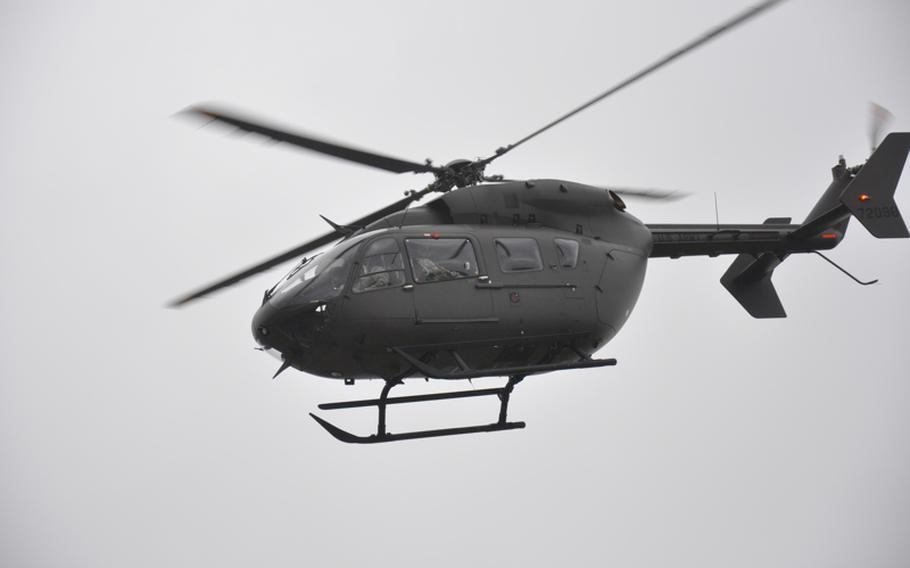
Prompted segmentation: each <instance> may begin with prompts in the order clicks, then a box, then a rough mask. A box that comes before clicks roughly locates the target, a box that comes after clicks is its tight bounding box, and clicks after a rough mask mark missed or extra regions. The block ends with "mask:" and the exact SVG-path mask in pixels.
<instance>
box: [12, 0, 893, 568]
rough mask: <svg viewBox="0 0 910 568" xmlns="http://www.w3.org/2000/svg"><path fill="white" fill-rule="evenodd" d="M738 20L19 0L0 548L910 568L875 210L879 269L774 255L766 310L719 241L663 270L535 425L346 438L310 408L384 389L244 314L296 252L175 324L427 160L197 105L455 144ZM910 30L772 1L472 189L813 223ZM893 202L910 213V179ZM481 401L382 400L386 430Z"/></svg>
mask: <svg viewBox="0 0 910 568" xmlns="http://www.w3.org/2000/svg"><path fill="white" fill-rule="evenodd" d="M748 4H749V2H748V0H747V1H743V2H733V1H723V0H717V1H699V2H687V3H683V2H673V1H668V0H648V1H639V2H610V3H607V2H575V1H563V2H558V3H544V2H531V3H529V2H473V1H467V2H458V3H454V4H452V3H448V4H442V3H436V4H430V3H425V2H381V3H366V2H353V3H351V2H345V3H341V2H339V3H334V4H330V3H327V2H287V3H271V2H251V3H246V4H243V3H232V2H209V3H195V4H194V5H192V6H187V5H186V4H185V3H183V2H173V3H167V2H165V3H159V2H156V3H142V4H140V3H126V2H78V3H77V2H58V3H52V2H26V1H21V2H17V1H13V2H10V1H5V2H3V3H2V4H0V77H2V84H3V86H4V88H3V89H2V91H0V125H2V128H0V263H2V271H3V274H4V278H3V280H2V286H3V289H2V294H0V307H2V314H3V317H2V318H0V340H2V341H0V557H2V560H3V562H2V563H3V564H4V565H5V566H17V567H30V566H36V567H56V566H60V567H67V568H75V567H82V566H85V567H89V566H92V567H95V566H137V567H145V566H148V567H153V566H155V567H158V566H216V565H217V566H250V565H261V566H270V567H275V568H277V567H283V566H358V567H360V566H365V565H371V566H399V567H406V566H443V567H447V566H458V567H462V566H468V565H470V566H553V565H556V564H559V565H567V566H591V565H608V564H609V565H615V566H668V565H674V566H700V567H704V566H771V565H773V566H779V567H789V566H793V567H797V566H799V567H805V566H827V567H838V566H844V567H848V566H849V567H854V566H870V567H872V566H875V567H878V566H882V567H885V566H888V567H890V566H907V565H910V538H908V534H910V532H908V531H910V372H908V369H910V349H908V337H910V299H908V298H910V297H908V293H907V291H908V290H910V241H907V240H894V241H886V240H882V241H880V240H876V239H874V238H872V237H871V236H869V234H868V233H867V232H866V231H865V230H864V229H863V228H862V227H861V226H860V225H859V224H858V223H853V224H852V225H851V227H850V230H849V231H848V234H847V239H846V240H845V242H844V243H843V244H842V245H841V246H840V247H839V248H838V249H837V250H836V251H834V252H833V253H832V255H831V256H832V257H833V258H834V259H836V260H837V261H838V262H840V263H842V264H843V265H844V266H845V267H846V268H848V269H849V270H851V271H854V272H855V273H856V274H857V275H858V276H859V277H860V278H863V279H872V278H879V279H881V284H879V285H876V286H869V287H866V288H862V287H860V286H857V285H856V284H854V283H853V282H851V281H850V280H848V279H847V278H845V277H844V276H843V275H841V274H839V273H838V272H837V271H836V270H835V269H833V268H832V267H830V266H828V265H826V264H825V263H824V262H823V261H822V260H821V259H818V258H817V257H814V256H799V257H791V258H790V259H789V260H787V262H786V263H784V264H783V265H782V266H781V267H780V268H779V269H778V270H777V272H776V274H775V283H776V286H777V288H778V290H779V293H780V296H781V299H782V301H783V304H784V306H785V308H786V309H787V311H788V313H789V315H790V317H789V318H787V319H784V320H772V321H760V320H754V319H752V318H750V317H749V316H748V315H747V314H746V313H745V311H744V310H743V309H742V308H741V307H740V306H739V304H737V302H736V301H735V300H734V299H733V298H732V297H731V296H730V295H729V294H728V293H727V292H726V291H725V290H724V289H723V288H722V287H721V285H720V284H719V283H718V279H719V278H720V276H721V274H723V272H724V270H726V268H727V266H728V265H729V263H730V262H731V261H732V257H723V258H717V259H684V260H676V261H671V260H667V259H656V260H654V261H653V262H651V263H650V265H649V268H648V276H647V278H646V282H645V287H644V291H643V293H642V295H641V298H640V300H639V304H638V307H637V308H636V310H635V312H633V315H632V317H631V318H630V321H629V323H628V324H627V325H626V327H625V328H624V329H623V330H622V332H621V333H620V334H619V335H618V337H617V338H616V339H615V340H614V341H613V342H612V343H610V344H608V345H607V346H606V347H605V348H604V349H603V350H602V351H601V352H600V356H603V357H616V358H617V359H618V360H619V364H618V365H617V366H616V367H611V368H607V369H596V370H589V371H569V372H562V373H553V374H549V375H543V376H539V377H533V378H530V379H528V380H526V381H525V382H524V383H523V384H522V385H521V386H520V387H519V388H518V389H517V390H516V393H515V395H514V396H513V404H512V406H511V416H512V417H514V418H515V419H520V420H525V421H527V422H528V427H527V428H526V429H525V430H522V431H516V432H506V433H496V434H484V435H475V436H463V437H453V438H445V439H437V440H423V441H413V442H402V443H396V444H385V445H378V446H369V447H360V446H350V445H344V444H341V443H339V442H337V441H336V440H334V439H332V438H330V437H329V436H328V435H327V434H326V433H325V432H324V431H322V430H321V429H320V428H319V427H318V426H317V425H316V424H315V423H313V422H312V420H311V419H310V418H309V417H308V416H307V412H309V411H312V410H314V409H315V407H316V405H317V404H318V403H320V402H326V401H332V400H344V399H353V398H365V397H371V396H374V395H375V394H377V393H378V391H379V388H380V384H379V383H376V382H373V383H365V384H358V385H357V386H355V387H346V386H344V385H343V384H342V383H341V382H338V381H330V380H326V379H320V378H315V377H310V376H307V375H304V374H302V373H299V372H293V371H288V372H286V373H285V374H283V375H282V376H281V377H280V378H279V379H278V380H277V381H272V380H270V379H269V377H270V376H271V375H272V373H273V372H274V371H275V369H276V367H277V364H276V361H275V360H273V359H272V358H270V357H268V356H266V355H264V354H262V353H259V352H257V351H254V350H253V346H254V343H253V339H252V337H251V335H250V331H249V322H250V318H251V317H252V314H253V312H254V311H255V309H256V307H257V306H258V304H259V300H260V299H261V296H262V291H263V290H264V289H265V288H267V287H268V286H270V285H271V284H272V283H273V282H274V281H275V280H277V279H278V278H279V276H280V274H281V272H282V269H276V270H275V271H273V272H270V273H267V274H264V275H261V276H259V277H257V278H253V279H250V280H249V281H247V282H245V283H244V284H242V285H240V286H237V287H235V288H232V289H230V290H227V291H224V292H223V293H219V294H217V295H215V296H214V297H212V298H209V299H206V300H203V301H201V302H198V303H196V304H194V305H191V306H188V307H187V308H185V309H182V310H168V309H165V308H163V305H164V303H165V302H166V301H167V300H169V299H171V298H173V297H174V296H176V295H178V294H180V293H182V292H185V291H187V290H189V289H192V288H195V287H196V286H198V285H200V284H204V283H207V282H209V281H211V280H212V279H214V278H217V277H220V276H222V275H224V274H227V273H229V272H231V271H233V270H235V269H237V268H241V267H244V266H246V265H248V264H250V263H252V262H255V261H257V260H259V259H261V258H265V257H268V256H270V255H272V254H274V253H276V252H279V251H281V250H283V249H285V248H289V247H290V246H293V245H295V244H297V243H299V242H302V241H305V240H307V239H309V238H311V237H313V236H315V235H318V234H321V233H322V232H324V231H325V230H326V227H325V226H324V224H323V222H322V221H321V220H320V219H319V218H318V217H317V214H320V213H321V214H324V215H326V216H327V217H329V218H331V219H334V220H337V221H339V222H344V221H346V220H350V219H354V218H356V217H358V216H360V215H362V214H363V213H365V212H368V211H372V210H374V209H377V208H379V207H381V206H383V205H385V204H387V203H389V202H391V201H394V200H396V199H398V198H400V196H401V192H402V191H404V190H406V189H411V188H416V187H421V186H422V185H423V184H425V183H426V182H427V180H426V179H424V178H422V177H419V176H413V175H410V174H405V175H401V176H396V175H394V174H388V173H385V172H381V171H378V170H372V169H370V168H366V167H361V166H357V165H351V164H346V163H343V162H339V161H334V160H331V159H328V158H323V157H319V156H316V155H313V154H309V153H305V152H301V151H297V150H294V149H291V148H287V147H282V146H269V145H266V144H262V143H260V142H258V141H255V140H251V139H243V138H238V137H236V136H225V135H224V134H223V133H221V132H219V131H218V129H212V128H209V129H202V130H199V129H197V128H194V127H193V126H192V125H190V124H188V123H186V122H185V121H181V120H176V119H173V118H171V115H172V114H173V113H175V112H177V111H179V110H180V109H182V108H184V107H186V106H188V105H191V104H194V103H200V102H218V103H222V104H224V105H229V106H230V107H231V108H236V109H242V110H245V111H248V112H251V113H253V114H255V115H257V116H262V117H265V118H269V119H271V120H274V121H276V122H279V123H283V124H287V125H289V126H298V127H300V128H302V129H305V130H307V131H309V132H314V133H321V134H324V135H327V136H330V137H332V138H335V139H338V140H342V141H346V142H350V143H354V144H357V145H359V146H362V147H366V148H371V149H375V150H379V151H382V152H384V153H388V154H391V155H393V156H401V157H403V158H407V159H413V160H418V161H420V160H422V159H424V158H427V157H432V158H434V160H436V161H437V162H446V161H448V160H451V159H454V158H460V157H466V158H472V157H475V156H479V155H488V154H489V153H491V152H492V151H493V150H494V149H495V148H497V147H499V146H501V145H504V144H506V143H508V142H510V141H514V140H516V139H518V138H521V137H522V136H524V135H525V134H527V133H528V132H531V131H533V130H534V129H536V128H537V127H539V126H540V125H542V124H544V123H546V122H547V121H549V120H550V119H552V118H554V117H555V116H558V115H559V114H561V113H563V112H565V111H567V110H568V109H570V108H572V107H573V106H575V105H577V104H579V103H581V102H582V101H584V100H587V99H589V98H590V97H592V96H593V95H595V94H596V93H598V92H600V91H602V90H604V89H605V88H606V87H608V86H610V85H612V84H614V83H616V82H618V81H619V80H621V79H622V78H624V77H625V76H627V75H629V74H631V73H632V72H634V71H636V70H637V69H639V68H641V67H643V66H644V65H646V64H648V63H650V62H651V61H653V60H654V59H656V58H658V57H660V56H661V55H663V54H664V53H666V52H667V51H669V50H672V49H674V48H676V47H677V46H678V45H680V44H681V43H683V42H685V41H688V40H689V39H690V38H692V37H694V36H695V35H698V34H700V33H702V32H703V31H704V30H705V29H707V28H708V27H711V26H713V25H715V24H717V23H719V22H720V21H722V20H724V19H726V18H728V17H730V16H731V15H732V14H734V13H736V12H737V11H739V10H741V9H742V8H744V7H745V6H747V5H748ZM908 25H910V4H908V3H907V2H903V1H900V0H871V1H866V2H859V1H853V2H848V1H825V0H794V1H791V2H786V3H784V4H783V5H782V6H779V7H777V8H775V9H774V10H772V11H771V12H769V13H767V14H765V15H763V16H761V17H760V18H758V19H756V20H755V21H753V22H751V23H749V24H748V25H747V26H745V27H744V28H742V29H740V30H737V31H736V32H734V33H732V34H731V35H728V36H724V37H722V38H721V39H719V40H718V41H716V42H714V43H712V44H709V45H708V46H706V47H704V48H703V49H701V50H699V51H697V52H695V53H693V54H690V55H689V56H687V57H686V58H684V59H683V60H681V61H678V62H676V63H675V64H674V65H673V66H672V67H670V68H668V69H666V70H664V71H661V72H660V73H658V74H657V75H655V76H653V77H650V78H648V79H646V80H645V81H643V82H641V83H639V84H637V85H635V86H634V87H631V88H629V89H628V90H626V91H623V92H622V93H621V94H619V95H616V96H615V97H613V98H611V99H610V100H608V101H606V102H604V103H602V104H600V105H599V106H597V107H595V108H592V109H590V110H588V111H586V112H584V113H583V114H581V115H579V116H576V117H574V118H573V119H571V120H570V121H568V122H566V123H564V124H563V125H560V126H559V127H557V128H555V129H553V130H552V131H550V132H549V133H547V134H546V135H544V136H542V137H540V138H538V139H535V140H534V141H532V142H529V143H527V144H526V145H524V146H523V147H522V148H521V149H520V150H516V151H515V152H512V153H510V154H509V155H508V156H507V157H503V158H502V159H501V160H498V161H497V162H496V163H495V167H493V168H492V170H491V171H490V172H489V173H502V174H505V175H507V176H509V177H556V178H562V179H568V180H574V181H579V182H586V183H599V184H617V185H637V186H644V187H667V188H678V189H683V190H686V191H690V192H693V193H694V195H693V196H692V197H690V198H688V199H686V200H683V201H679V202H673V203H664V204H639V203H634V204H632V205H631V210H632V212H633V213H634V214H636V215H637V216H638V217H640V218H641V219H643V220H644V221H646V222H652V223H653V222H676V223H685V222H692V223H695V222H713V220H714V197H713V196H714V193H715V192H716V193H717V195H718V200H719V210H720V220H721V222H729V223H735V222H739V223H752V222H756V223H758V222H761V221H763V220H764V219H765V218H767V217H777V216H792V217H794V218H795V219H796V220H802V219H803V217H804V216H805V215H806V214H807V213H808V211H809V210H810V209H811V207H812V205H813V204H814V203H815V201H816V200H817V199H818V197H819V196H820V195H821V193H822V192H823V191H824V189H825V188H826V187H827V185H828V183H829V181H830V168H831V167H832V166H833V165H834V164H835V162H836V160H837V156H838V154H841V153H842V154H844V155H845V156H846V158H847V161H848V162H849V163H851V164H857V163H861V162H862V160H863V159H865V157H866V156H867V154H868V140H867V134H866V129H867V111H868V109H867V104H868V102H869V101H876V102H878V103H880V104H882V105H883V106H885V107H887V108H889V109H890V110H891V111H892V112H893V113H894V115H895V116H896V119H895V121H894V123H893V125H892V130H903V131H907V130H910V78H908V73H907V69H908V63H907V54H910V39H908V38H910V35H908V33H907V27H908ZM897 202H898V205H899V206H900V207H901V208H902V210H903V211H904V213H905V214H907V212H908V211H910V174H907V175H905V179H904V180H903V181H902V182H901V185H900V186H899V188H898V192H897ZM499 382H500V381H499V380H498V379H483V380H478V381H475V384H476V385H478V386H479V385H488V386H492V385H494V384H498V383H499ZM452 386H453V385H445V384H443V385H436V384H424V383H422V382H414V383H413V384H411V383H409V384H408V385H407V386H405V387H400V388H401V392H402V393H417V392H424V391H426V390H434V389H435V390H444V389H448V388H452ZM455 386H458V385H455ZM465 386H467V385H465ZM495 412H496V402H495V400H478V401H474V400H466V401H457V402H452V403H451V404H449V403H437V404H435V405H426V407H425V408H420V409H410V410H409V409H399V408H393V409H391V410H390V419H389V427H390V429H391V430H393V431H396V430H397V431H401V430H405V429H408V428H414V427H425V426H443V425H454V424H462V423H484V422H488V421H489V420H490V419H491V418H492V417H493V416H495ZM335 416H337V420H338V422H339V423H340V424H341V425H343V426H345V427H348V428H350V429H351V430H354V431H357V432H361V433H366V432H369V430H370V428H371V426H372V425H373V424H374V416H373V414H372V413H371V412H369V411H356V410H355V411H350V412H349V413H348V414H344V415H341V414H338V415H334V416H333V417H335Z"/></svg>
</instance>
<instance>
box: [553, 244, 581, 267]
mask: <svg viewBox="0 0 910 568" xmlns="http://www.w3.org/2000/svg"><path fill="white" fill-rule="evenodd" d="M553 242H554V243H556V259H557V260H558V261H559V267H560V268H575V265H576V264H578V241H576V240H574V239H553Z"/></svg>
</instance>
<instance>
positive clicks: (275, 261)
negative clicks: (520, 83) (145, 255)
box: [168, 188, 430, 308]
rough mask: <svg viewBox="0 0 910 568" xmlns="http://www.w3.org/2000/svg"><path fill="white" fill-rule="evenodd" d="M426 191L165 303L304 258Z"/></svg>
mask: <svg viewBox="0 0 910 568" xmlns="http://www.w3.org/2000/svg"><path fill="white" fill-rule="evenodd" d="M429 192H430V188H427V189H423V190H421V191H417V192H414V193H412V194H410V195H408V196H407V197H405V198H404V199H399V200H398V201H396V202H395V203H392V204H391V205H387V206H385V207H383V208H382V209H379V210H376V211H373V212H372V213H370V214H368V215H365V216H363V217H361V218H360V219H357V220H356V221H353V222H351V223H348V224H347V225H345V226H344V227H342V228H339V229H336V230H334V231H331V232H329V233H326V234H324V235H322V236H319V237H316V238H315V239H312V240H309V241H307V242H305V243H303V244H300V245H298V246H296V247H294V248H292V249H290V250H286V251H284V252H283V253H281V254H279V255H276V256H273V257H271V258H269V259H267V260H264V261H262V262H260V263H259V264H256V265H253V266H251V267H249V268H247V269H246V270H241V271H240V272H237V273H235V274H232V275H230V276H228V277H226V278H223V279H221V280H219V281H217V282H214V283H212V284H210V285H208V286H206V287H204V288H201V289H199V290H196V291H194V292H190V293H189V294H186V295H185V296H181V297H180V298H177V299H176V300H174V301H172V302H171V303H170V304H168V306H169V307H172V308H177V307H180V306H183V305H184V304H186V303H188V302H192V301H193V300H196V299H198V298H201V297H203V296H207V295H208V294H211V293H212V292H215V291H217V290H221V289H222V288H227V287H228V286H232V285H234V284H236V283H238V282H240V281H241V280H245V279H247V278H249V277H250V276H254V275H256V274H259V273H260V272H262V271H264V270H268V269H269V268H272V267H274V266H278V265H279V264H282V263H284V262H287V261H288V260H291V259H294V258H297V257H300V256H303V255H305V254H306V253H308V252H310V251H312V250H316V249H318V248H320V247H323V246H325V245H327V244H329V243H331V242H333V241H337V240H338V239H340V238H342V237H344V236H345V234H346V230H345V229H346V228H348V227H365V226H367V225H369V224H370V223H373V222H375V221H378V220H379V219H382V218H383V217H385V216H386V215H390V214H392V213H395V212H396V211H401V210H402V209H404V208H405V207H407V206H408V205H409V204H410V203H411V202H413V201H416V200H418V199H420V198H421V197H423V196H424V195H426V194H427V193H429Z"/></svg>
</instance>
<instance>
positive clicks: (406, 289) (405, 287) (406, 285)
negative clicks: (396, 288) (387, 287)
mask: <svg viewBox="0 0 910 568" xmlns="http://www.w3.org/2000/svg"><path fill="white" fill-rule="evenodd" d="M401 289H402V290H404V291H405V292H410V291H411V290H413V289H414V285H413V284H405V285H404V286H402V287H401Z"/></svg>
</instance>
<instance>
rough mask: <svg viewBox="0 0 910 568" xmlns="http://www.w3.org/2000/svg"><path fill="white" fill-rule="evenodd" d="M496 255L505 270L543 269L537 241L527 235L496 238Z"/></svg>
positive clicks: (500, 265)
mask: <svg viewBox="0 0 910 568" xmlns="http://www.w3.org/2000/svg"><path fill="white" fill-rule="evenodd" d="M493 242H494V244H495V245H496V256H497V257H499V267H500V268H501V269H502V271H503V272H531V271H534V270H543V261H542V260H541V258H540V247H538V246H537V241H535V240H534V239H530V238H526V237H510V238H503V239H495V240H494V241H493Z"/></svg>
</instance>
